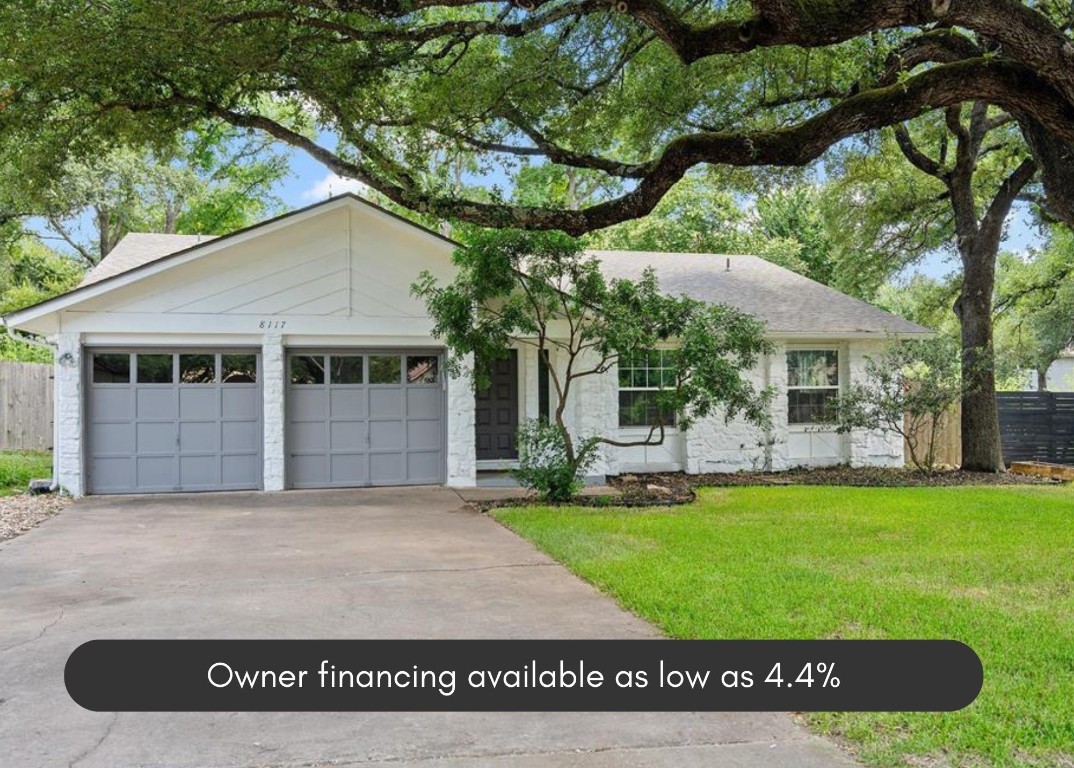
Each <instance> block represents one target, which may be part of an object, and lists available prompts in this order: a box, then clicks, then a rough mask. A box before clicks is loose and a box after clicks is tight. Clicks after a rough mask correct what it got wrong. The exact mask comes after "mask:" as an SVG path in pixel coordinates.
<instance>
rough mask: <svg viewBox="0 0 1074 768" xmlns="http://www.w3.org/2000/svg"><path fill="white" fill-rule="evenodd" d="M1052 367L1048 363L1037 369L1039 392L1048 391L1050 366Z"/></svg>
mask: <svg viewBox="0 0 1074 768" xmlns="http://www.w3.org/2000/svg"><path fill="white" fill-rule="evenodd" d="M1050 367H1051V366H1048V365H1046V366H1044V367H1043V368H1038V369H1037V391H1038V392H1047V391H1048V368H1050Z"/></svg>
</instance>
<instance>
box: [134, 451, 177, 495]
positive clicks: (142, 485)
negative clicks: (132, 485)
mask: <svg viewBox="0 0 1074 768" xmlns="http://www.w3.org/2000/svg"><path fill="white" fill-rule="evenodd" d="M134 463H135V467H136V471H137V473H138V475H137V478H136V482H137V488H138V490H143V491H160V490H163V491H171V490H176V487H177V486H178V477H177V476H176V467H175V457H174V456H136V457H135V458H134Z"/></svg>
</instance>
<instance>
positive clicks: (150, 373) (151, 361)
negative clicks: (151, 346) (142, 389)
mask: <svg viewBox="0 0 1074 768" xmlns="http://www.w3.org/2000/svg"><path fill="white" fill-rule="evenodd" d="M137 357H138V383H139V384H171V383H172V375H173V371H172V367H173V366H172V363H173V362H174V357H173V356H172V355H138V356H137Z"/></svg>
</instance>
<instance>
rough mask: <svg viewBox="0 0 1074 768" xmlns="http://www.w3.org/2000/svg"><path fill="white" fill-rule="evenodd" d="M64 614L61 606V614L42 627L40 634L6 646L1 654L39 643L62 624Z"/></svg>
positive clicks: (0, 649) (1, 650)
mask: <svg viewBox="0 0 1074 768" xmlns="http://www.w3.org/2000/svg"><path fill="white" fill-rule="evenodd" d="M63 612H64V606H62V605H61V606H60V611H59V613H57V614H56V618H54V619H53V620H52V621H50V622H49V623H48V624H46V625H45V626H43V627H41V631H40V632H38V633H37V634H36V635H34V636H33V637H31V638H29V639H27V640H20V641H19V642H17V643H14V644H12V645H9V646H6V647H4V648H0V653H7V652H8V651H11V650H14V649H16V648H19V647H21V646H24V645H29V644H30V643H34V642H37V641H38V640H40V639H41V638H42V637H44V636H45V633H46V632H48V631H49V630H50V629H52V628H53V627H54V626H56V625H57V624H59V623H60V619H62V618H63Z"/></svg>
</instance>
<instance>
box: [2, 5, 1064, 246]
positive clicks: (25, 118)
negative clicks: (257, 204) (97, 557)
mask: <svg viewBox="0 0 1074 768" xmlns="http://www.w3.org/2000/svg"><path fill="white" fill-rule="evenodd" d="M1070 22H1071V19H1070V8H1069V3H1063V2H1052V1H1051V0H1046V1H1043V2H1036V1H1034V2H1017V1H1016V0H982V1H981V2H975V3H968V2H950V0H883V1H881V0H839V1H833V0H816V1H813V0H811V1H808V2H788V1H787V0H752V1H751V2H728V3H701V4H698V3H691V2H682V1H680V0H630V1H629V2H624V3H618V4H614V5H610V4H609V3H607V2H604V1H602V2H596V0H525V2H496V1H494V0H418V1H417V2H413V1H411V0H408V1H407V2H402V1H401V0H332V2H320V1H319V0H317V1H313V2H301V3H293V2H284V1H283V0H233V1H232V2H227V3H224V2H220V0H190V1H189V2H184V3H173V2H167V1H166V0H129V1H128V2H124V3H85V2H83V1H82V0H19V1H18V2H11V3H6V4H4V6H3V8H2V9H0V28H2V29H4V30H5V35H4V37H3V40H2V42H0V62H2V63H0V88H4V91H5V93H6V95H5V97H4V110H3V112H2V114H3V118H2V119H0V133H10V132H11V131H17V130H19V129H20V128H21V129H23V130H28V129H30V128H31V127H32V126H35V125H40V124H42V121H44V120H47V119H51V120H52V121H53V122H59V121H60V120H62V121H63V126H62V128H61V129H60V130H59V134H61V136H60V137H59V138H62V139H63V140H64V141H63V142H61V141H59V140H57V141H54V142H53V144H52V145H53V148H56V149H60V148H61V147H63V146H66V145H71V146H73V147H75V151H76V152H80V153H81V155H82V156H86V153H87V152H88V151H89V150H91V149H92V147H93V146H95V144H99V143H101V142H102V141H103V142H104V143H106V144H107V143H108V142H109V141H110V140H111V139H109V138H107V137H113V136H116V135H125V136H128V137H134V138H137V139H141V140H151V139H153V138H154V137H158V136H162V135H164V136H167V135H173V134H174V132H175V130H176V129H177V128H179V129H183V128H189V127H190V126H192V125H194V124H195V123H196V122H197V121H201V120H203V119H205V118H206V117H212V118H216V119H219V120H223V121H225V122H228V123H230V124H232V125H234V126H236V127H240V128H249V129H255V130H258V131H261V132H263V133H266V134H268V135H270V136H272V137H274V138H276V139H278V140H281V141H284V142H286V143H288V144H290V145H291V146H293V147H295V148H298V149H301V150H303V151H305V152H308V153H309V154H310V155H311V156H312V157H314V158H315V159H317V160H319V161H320V162H322V163H324V164H325V165H326V166H328V167H329V168H331V169H332V170H333V171H336V172H338V173H340V174H341V175H343V176H348V177H353V178H356V179H359V180H360V181H362V182H364V183H366V184H368V185H369V186H370V187H371V188H373V189H376V190H378V191H379V192H381V193H383V194H384V195H386V196H387V197H388V198H389V199H391V200H393V201H394V202H396V203H398V204H400V205H403V206H405V207H407V208H410V209H413V210H418V211H423V212H429V213H432V214H434V215H436V216H437V217H439V218H447V219H451V218H458V219H463V220H468V221H470V222H473V223H477V224H481V225H486V226H497V227H506V226H517V227H525V228H536V229H559V230H564V231H568V232H571V233H573V234H582V233H585V232H589V231H593V230H596V229H600V228H603V227H606V226H610V225H612V224H615V223H619V222H622V221H627V220H631V219H635V218H638V217H640V216H642V215H644V214H646V213H648V212H649V211H651V210H652V209H653V208H654V207H655V206H656V205H657V204H658V203H659V202H660V200H661V199H662V198H663V197H664V196H665V195H666V194H667V193H668V192H669V190H671V189H672V188H673V187H674V185H675V184H676V183H677V182H678V181H680V180H681V179H682V178H683V177H684V176H685V175H686V174H687V173H688V172H689V171H690V170H691V169H693V168H696V167H698V166H704V165H720V166H733V167H757V166H779V167H792V166H802V165H806V164H809V163H811V162H813V161H814V160H816V159H817V158H819V157H821V156H822V155H823V153H824V152H825V151H826V150H828V149H829V148H830V147H832V146H834V145H836V144H839V143H840V142H843V141H844V140H846V139H848V138H852V137H856V136H859V135H861V134H864V133H867V132H870V131H873V130H875V129H878V128H881V127H883V126H889V125H896V124H899V123H902V122H905V121H907V120H909V119H913V118H915V117H918V116H920V115H923V114H926V113H930V112H932V111H934V110H937V109H940V110H942V109H944V108H946V107H951V106H956V105H958V104H962V103H967V102H983V103H988V104H991V105H994V106H997V107H999V108H1002V109H1003V110H1004V111H1005V112H1006V113H1008V114H1010V115H1011V116H1012V119H1013V120H1014V121H1015V122H1016V123H1017V130H1018V132H1019V133H1020V134H1021V135H1022V136H1023V138H1024V140H1025V144H1026V146H1027V147H1028V148H1029V150H1030V151H1031V152H1032V154H1033V157H1034V158H1035V160H1036V162H1037V163H1038V164H1039V165H1040V167H1041V168H1042V169H1043V180H1044V185H1045V191H1046V198H1047V199H1046V202H1047V205H1048V207H1049V209H1050V210H1051V211H1052V214H1053V215H1055V216H1057V217H1058V218H1061V219H1063V220H1066V221H1068V222H1071V221H1074V169H1072V168H1071V163H1070V162H1069V158H1070V152H1071V146H1072V143H1074V41H1072V32H1071V23H1070ZM281 107H282V108H283V109H282V111H281ZM306 117H309V118H311V119H312V120H313V122H315V123H316V125H317V126H318V127H319V128H322V129H323V130H324V131H326V132H327V135H329V136H330V137H331V138H329V140H327V141H323V142H319V141H318V139H317V138H316V134H313V133H311V132H309V131H307V130H305V129H304V128H303V127H302V125H301V123H303V122H304V118H306ZM102 137H104V138H102ZM337 140H338V142H337ZM445 154H455V155H467V156H470V157H473V158H477V160H476V162H477V164H478V165H479V166H484V165H486V164H487V165H495V166H500V167H503V166H506V165H511V164H517V163H518V162H519V161H520V160H523V159H532V158H537V159H540V160H543V161H547V162H550V163H552V164H554V165H557V166H561V167H564V168H571V169H576V170H578V171H584V172H593V173H596V174H598V175H601V176H603V177H605V178H606V179H607V180H608V181H609V182H612V183H610V184H609V185H607V189H606V194H603V195H601V196H599V197H597V198H595V199H594V200H592V201H589V202H587V204H584V205H579V206H578V207H577V208H576V209H572V208H571V206H570V205H569V204H568V203H567V201H559V202H557V203H555V204H528V203H521V202H520V203H513V202H509V201H506V200H504V199H496V198H495V197H493V198H491V199H481V198H470V197H467V196H466V195H462V194H459V193H458V190H457V189H455V188H454V186H453V185H452V184H451V183H450V178H445V177H444V176H443V175H442V174H431V173H429V172H428V171H429V168H430V167H431V165H432V159H433V158H434V157H439V158H442V157H443V156H444V155H445Z"/></svg>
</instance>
